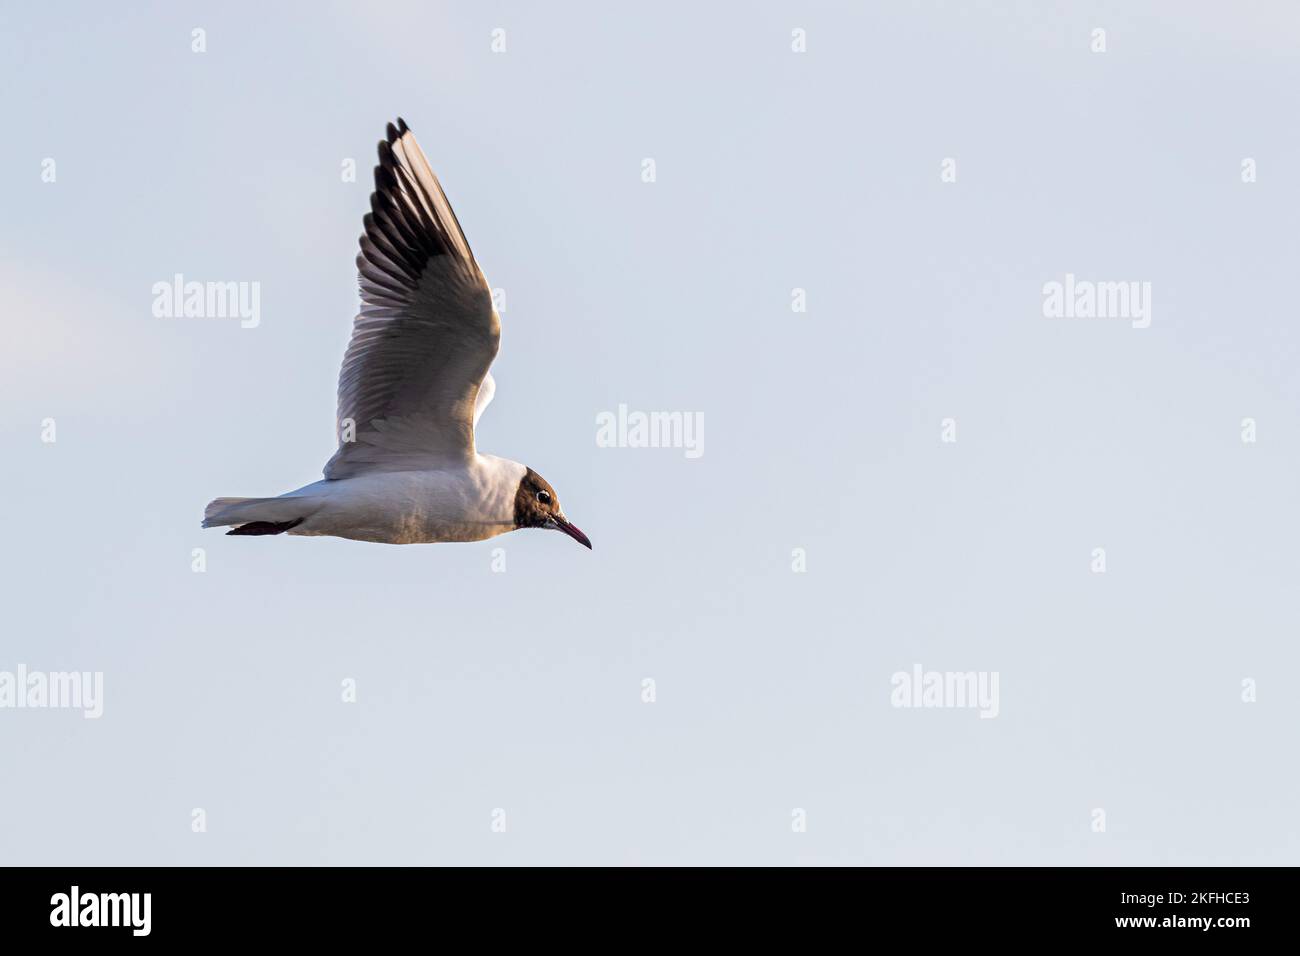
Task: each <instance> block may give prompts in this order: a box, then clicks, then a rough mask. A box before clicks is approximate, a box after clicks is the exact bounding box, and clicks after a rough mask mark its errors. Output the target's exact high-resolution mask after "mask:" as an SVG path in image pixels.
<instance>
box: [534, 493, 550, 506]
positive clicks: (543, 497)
mask: <svg viewBox="0 0 1300 956" xmlns="http://www.w3.org/2000/svg"><path fill="white" fill-rule="evenodd" d="M537 500H538V501H540V502H541V503H542V504H544V505H549V504H550V503H551V493H550V492H549V491H539V492H537Z"/></svg>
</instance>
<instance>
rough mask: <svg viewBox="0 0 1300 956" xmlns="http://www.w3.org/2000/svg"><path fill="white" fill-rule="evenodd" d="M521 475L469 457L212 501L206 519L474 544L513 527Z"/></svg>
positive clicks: (509, 464)
mask: <svg viewBox="0 0 1300 956" xmlns="http://www.w3.org/2000/svg"><path fill="white" fill-rule="evenodd" d="M526 471H527V469H526V468H525V467H524V466H523V465H521V464H519V463H518V462H514V461H510V460H508V459H505V458H497V457H495V456H493V455H475V456H474V458H473V459H471V461H470V462H469V464H468V465H465V466H459V467H457V466H449V467H446V468H439V469H437V470H433V471H391V472H382V471H381V472H370V473H367V474H363V475H358V476H356V477H355V478H342V479H335V480H332V481H331V480H326V481H317V482H313V483H312V484H310V485H306V486H305V487H302V488H299V489H297V490H296V491H290V492H287V493H286V494H283V495H281V496H280V497H278V498H254V499H247V500H240V499H218V501H220V502H221V503H222V505H223V507H219V508H218V509H215V510H214V514H213V515H212V517H213V518H217V517H218V515H219V516H220V518H219V519H218V520H222V521H223V522H224V521H230V520H232V519H234V520H238V521H240V522H246V521H284V522H288V521H298V520H300V519H301V523H300V524H298V525H296V526H295V527H293V528H292V529H290V530H289V531H288V533H289V534H303V535H330V536H333V537H336V538H351V539H353V540H354V541H377V542H381V543H384V544H426V543H431V542H435V541H482V540H484V539H485V538H491V537H495V536H496V535H499V534H504V533H506V532H507V531H512V530H514V528H515V494H516V492H517V491H518V488H519V482H520V480H521V479H522V478H523V476H524V473H525V472H526ZM213 504H214V505H217V504H218V502H213Z"/></svg>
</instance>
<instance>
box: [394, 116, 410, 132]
mask: <svg viewBox="0 0 1300 956" xmlns="http://www.w3.org/2000/svg"><path fill="white" fill-rule="evenodd" d="M410 129H411V127H409V126H407V125H406V120H404V119H402V118H401V117H400V116H399V117H397V131H398V132H399V133H405V132H408V131H409V130H410Z"/></svg>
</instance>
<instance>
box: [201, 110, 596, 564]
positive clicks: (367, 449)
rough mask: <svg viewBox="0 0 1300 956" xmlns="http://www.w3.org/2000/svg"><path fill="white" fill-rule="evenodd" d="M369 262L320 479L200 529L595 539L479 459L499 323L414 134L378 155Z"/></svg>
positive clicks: (225, 510) (536, 491) (500, 462)
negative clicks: (332, 447)
mask: <svg viewBox="0 0 1300 956" xmlns="http://www.w3.org/2000/svg"><path fill="white" fill-rule="evenodd" d="M370 209H371V211H370V212H369V213H367V214H366V216H365V219H364V223H365V230H364V232H362V234H361V252H360V254H359V255H358V256H357V269H358V271H359V272H360V285H361V312H360V314H359V315H358V316H357V317H356V320H355V322H354V324H353V327H352V341H351V342H350V343H349V344H348V349H347V352H346V353H345V354H344V356H343V368H342V370H341V371H340V372H339V395H338V416H337V423H336V425H337V429H336V430H337V432H338V439H339V447H338V451H336V452H335V453H334V456H333V457H332V458H331V459H330V460H329V461H328V462H327V463H326V465H325V479H324V480H323V481H317V482H314V483H313V484H310V485H307V486H305V487H303V488H299V489H298V490H296V491H290V492H287V493H285V494H283V495H280V496H279V497H277V498H218V499H216V500H215V501H213V502H211V503H209V504H208V506H207V508H206V509H205V511H204V513H203V527H205V528H220V527H229V528H231V530H230V531H228V532H226V533H227V534H237V535H264V534H286V533H287V534H305V535H333V536H334V537H337V538H351V539H353V540H356V541H379V542H384V543H386V544H417V543H425V542H433V541H482V540H484V539H486V538H491V537H494V536H496V535H499V534H504V533H505V532H507V531H514V530H515V529H517V528H550V529H552V530H555V531H562V532H563V533H564V534H567V535H568V536H569V537H570V538H573V539H574V540H575V541H577V542H578V543H579V544H581V545H584V546H585V547H587V548H590V547H591V540H590V539H589V538H588V537H587V536H586V535H585V534H583V533H582V531H580V530H579V529H578V528H577V526H575V525H574V524H573V523H572V522H570V521H569V519H568V518H566V517H565V516H564V512H563V511H562V510H561V509H560V499H559V497H558V496H557V495H556V493H555V489H554V488H552V487H551V485H550V484H549V483H547V481H546V479H545V478H543V477H542V476H541V475H539V474H537V472H535V471H533V470H532V469H531V468H529V467H527V466H526V465H521V464H519V462H515V461H510V460H509V459H507V458H497V457H496V456H494V455H483V454H480V453H479V452H478V450H477V449H476V448H475V447H474V428H475V426H476V425H477V424H478V420H479V416H481V415H482V414H483V409H485V408H486V407H487V405H488V402H490V401H492V394H493V392H494V391H495V390H496V385H495V383H494V382H493V380H492V375H491V373H490V372H489V371H488V369H489V367H490V366H491V365H492V360H493V359H494V358H496V354H497V347H498V344H499V342H500V339H501V319H500V316H498V315H497V312H496V309H495V308H493V305H492V293H491V289H490V287H489V286H488V283H487V279H486V278H485V277H484V275H483V270H482V269H480V268H479V265H478V263H477V262H476V261H475V259H474V254H473V253H472V252H470V249H469V243H468V242H466V241H465V234H464V233H463V232H462V231H461V228H460V223H459V222H457V221H456V214H455V213H454V212H452V209H451V204H450V203H448V202H447V196H446V194H444V193H443V191H442V186H441V185H440V184H439V183H438V178H437V177H436V176H434V174H433V170H431V169H430V168H429V162H428V160H426V159H425V158H424V153H423V152H422V151H421V149H420V146H419V144H418V143H416V141H415V136H414V134H413V133H412V132H411V131H410V129H409V128H408V127H407V125H406V123H405V122H404V121H403V120H401V119H398V121H397V125H396V126H394V125H393V124H392V123H389V124H388V137H387V139H385V140H384V141H382V142H381V143H380V144H379V165H378V166H376V167H375V191H374V192H373V193H371V195H370Z"/></svg>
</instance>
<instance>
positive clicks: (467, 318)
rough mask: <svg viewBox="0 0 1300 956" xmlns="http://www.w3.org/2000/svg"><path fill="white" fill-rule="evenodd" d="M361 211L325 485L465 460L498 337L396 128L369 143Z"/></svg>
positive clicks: (480, 285)
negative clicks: (373, 157) (371, 178)
mask: <svg viewBox="0 0 1300 956" xmlns="http://www.w3.org/2000/svg"><path fill="white" fill-rule="evenodd" d="M370 208H371V211H370V212H369V213H367V214H366V217H365V232H364V233H362V236H361V253H360V254H359V255H358V256H357V269H358V270H359V272H360V283H361V312H360V314H359V315H358V316H357V317H356V322H355V324H354V326H353V329H352V341H351V342H350V343H349V344H348V350H347V353H346V354H345V355H344V356H343V368H342V370H341V371H340V372H339V404H338V421H337V429H338V436H339V448H338V451H337V452H335V453H334V457H333V458H331V459H330V460H329V462H328V463H327V464H326V465H325V477H326V478H347V477H349V476H352V475H357V474H362V473H364V472H371V471H411V470H421V469H426V468H437V467H439V466H445V465H454V464H458V463H461V462H464V461H466V460H467V459H469V458H472V457H473V456H474V423H475V422H476V420H477V415H476V414H475V405H476V402H477V401H478V399H479V386H480V384H481V383H482V382H483V378H484V376H485V375H487V371H488V368H489V366H491V364H492V360H493V359H494V358H495V357H496V354H497V345H498V342H499V341H500V337H501V324H500V320H499V319H498V317H497V314H496V311H495V310H494V309H493V307H492V293H491V290H490V289H489V287H488V284H487V280H486V279H485V278H484V276H483V272H482V270H480V269H479V267H478V263H477V262H475V261H474V254H473V253H472V252H470V248H469V243H468V242H466V241H465V234H464V233H463V232H461V228H460V223H458V222H457V221H456V214H455V213H454V212H452V209H451V204H450V203H448V202H447V197H446V195H445V194H444V193H443V191H442V186H441V185H439V183H438V179H437V177H436V176H434V175H433V171H432V170H431V169H430V168H429V163H428V161H427V160H426V159H425V158H424V153H423V152H421V150H420V146H419V144H418V143H416V141H415V136H414V135H413V134H412V133H411V131H410V130H409V129H408V128H407V126H406V123H405V122H403V121H402V120H401V119H399V120H398V121H397V125H396V126H394V125H392V124H391V123H390V124H389V126H388V138H387V140H386V141H384V142H381V143H380V144H379V165H378V166H376V167H375V191H374V192H373V193H372V194H371V196H370ZM488 397H490V392H489V396H488ZM483 404H484V405H486V401H485V402H483ZM478 410H479V411H480V412H481V411H482V409H481V408H479V409H478Z"/></svg>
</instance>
